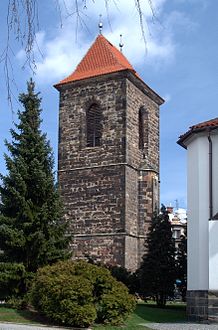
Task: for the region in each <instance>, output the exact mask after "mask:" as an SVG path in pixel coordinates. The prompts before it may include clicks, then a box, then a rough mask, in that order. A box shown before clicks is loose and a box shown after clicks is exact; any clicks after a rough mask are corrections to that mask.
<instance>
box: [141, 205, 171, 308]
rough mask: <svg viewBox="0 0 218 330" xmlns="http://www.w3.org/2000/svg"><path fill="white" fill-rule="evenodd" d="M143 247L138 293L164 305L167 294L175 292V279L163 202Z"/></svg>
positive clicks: (169, 229)
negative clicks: (139, 291) (144, 251)
mask: <svg viewBox="0 0 218 330" xmlns="http://www.w3.org/2000/svg"><path fill="white" fill-rule="evenodd" d="M146 248H147V253H146V254H145V255H144V257H143V262H142V265H141V267H140V269H139V274H140V275H139V276H140V282H141V293H142V294H143V296H144V297H148V296H153V297H154V298H155V300H156V303H157V305H158V306H160V307H164V306H165V304H166V300H167V297H168V296H169V297H172V296H173V294H174V283H175V280H176V269H175V243H174V239H173V238H172V230H171V224H170V222H169V216H168V212H167V211H166V209H165V207H164V206H162V208H161V213H160V214H159V215H158V214H154V216H153V219H152V224H151V226H150V229H149V233H148V236H147V240H146Z"/></svg>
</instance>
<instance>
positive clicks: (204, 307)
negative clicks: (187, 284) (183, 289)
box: [187, 290, 218, 323]
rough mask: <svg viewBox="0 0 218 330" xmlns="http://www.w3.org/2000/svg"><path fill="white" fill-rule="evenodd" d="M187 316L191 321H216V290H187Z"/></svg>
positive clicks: (217, 293)
mask: <svg viewBox="0 0 218 330" xmlns="http://www.w3.org/2000/svg"><path fill="white" fill-rule="evenodd" d="M187 318H188V321H192V322H203V323H204V322H205V323H218V291H207V290H189V291H187Z"/></svg>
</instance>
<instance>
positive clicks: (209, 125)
mask: <svg viewBox="0 0 218 330" xmlns="http://www.w3.org/2000/svg"><path fill="white" fill-rule="evenodd" d="M216 128H218V117H217V118H214V119H211V120H207V121H203V122H201V123H199V124H196V125H193V126H191V127H189V130H188V131H187V132H186V133H185V134H183V135H181V136H180V137H179V140H178V141H177V143H178V144H180V145H181V146H182V147H184V148H186V146H185V144H184V142H185V140H186V139H187V138H188V137H190V136H191V135H192V134H193V133H197V132H202V131H206V130H207V129H209V130H213V129H216Z"/></svg>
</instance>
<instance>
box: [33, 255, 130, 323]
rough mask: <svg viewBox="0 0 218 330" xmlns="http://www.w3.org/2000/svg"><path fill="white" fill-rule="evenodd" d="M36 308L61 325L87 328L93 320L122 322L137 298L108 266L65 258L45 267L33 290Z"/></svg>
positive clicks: (39, 274) (34, 283)
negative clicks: (66, 259) (115, 277)
mask: <svg viewBox="0 0 218 330" xmlns="http://www.w3.org/2000/svg"><path fill="white" fill-rule="evenodd" d="M30 297H31V301H32V303H33V305H34V307H35V308H36V309H37V310H38V311H40V312H41V313H42V314H44V315H45V316H47V317H49V318H51V319H52V320H54V321H55V322H57V323H59V324H64V325H68V326H74V327H87V326H89V325H90V324H93V322H97V323H111V324H120V323H122V322H123V321H124V319H125V318H126V317H127V316H128V315H129V313H131V312H132V311H133V309H134V308H135V299H134V298H133V297H132V296H131V295H129V293H128V289H127V288H126V287H125V285H124V284H122V283H120V282H118V281H116V280H115V279H114V278H113V277H112V275H111V274H110V272H109V270H107V269H106V268H105V267H101V266H97V265H94V264H90V263H87V262H86V261H84V260H83V261H74V262H73V261H70V260H69V261H62V262H58V263H57V264H54V265H52V266H46V267H43V268H41V269H40V270H39V271H38V272H37V275H36V277H35V280H34V282H33V286H32V289H31V291H30Z"/></svg>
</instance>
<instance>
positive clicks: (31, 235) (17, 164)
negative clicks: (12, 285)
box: [0, 80, 68, 293]
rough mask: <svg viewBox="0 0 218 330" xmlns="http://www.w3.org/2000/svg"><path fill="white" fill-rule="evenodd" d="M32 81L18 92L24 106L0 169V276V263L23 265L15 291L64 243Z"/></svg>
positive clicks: (58, 255) (62, 251)
mask: <svg viewBox="0 0 218 330" xmlns="http://www.w3.org/2000/svg"><path fill="white" fill-rule="evenodd" d="M34 87H35V85H34V83H33V81H32V80H30V82H28V84H27V89H28V90H27V93H26V94H20V97H19V100H20V102H21V104H22V105H23V107H24V110H23V112H18V118H19V123H18V124H16V125H15V127H16V130H14V129H11V135H12V142H11V143H9V142H7V141H6V146H7V148H8V150H9V152H10V156H8V155H5V160H6V167H7V171H8V174H7V175H5V176H3V175H1V179H2V184H1V186H0V194H1V203H0V250H1V253H0V261H1V268H0V269H1V271H0V278H4V276H5V275H4V264H5V265H6V266H7V267H6V268H5V271H7V269H10V266H9V265H10V263H11V264H14V265H15V264H18V265H23V266H24V268H25V272H26V274H25V276H21V282H20V284H19V293H25V291H26V289H27V283H26V279H27V278H28V277H29V276H30V277H31V274H33V273H35V272H36V271H37V269H38V268H39V267H41V266H44V265H47V264H52V263H54V262H56V261H57V260H59V259H64V258H65V257H66V256H67V246H68V238H66V235H65V233H66V223H64V222H63V220H61V204H60V200H59V195H58V191H57V188H56V186H55V183H54V173H53V164H54V161H53V154H52V152H51V147H50V145H49V142H48V141H47V140H46V135H45V134H42V132H41V130H40V124H41V119H40V113H41V109H40V103H41V99H40V98H39V95H38V94H36V93H35V92H34ZM12 269H13V267H12ZM8 278H10V276H9V277H8ZM12 278H13V276H12ZM0 283H1V281H0ZM0 291H1V290H0Z"/></svg>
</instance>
